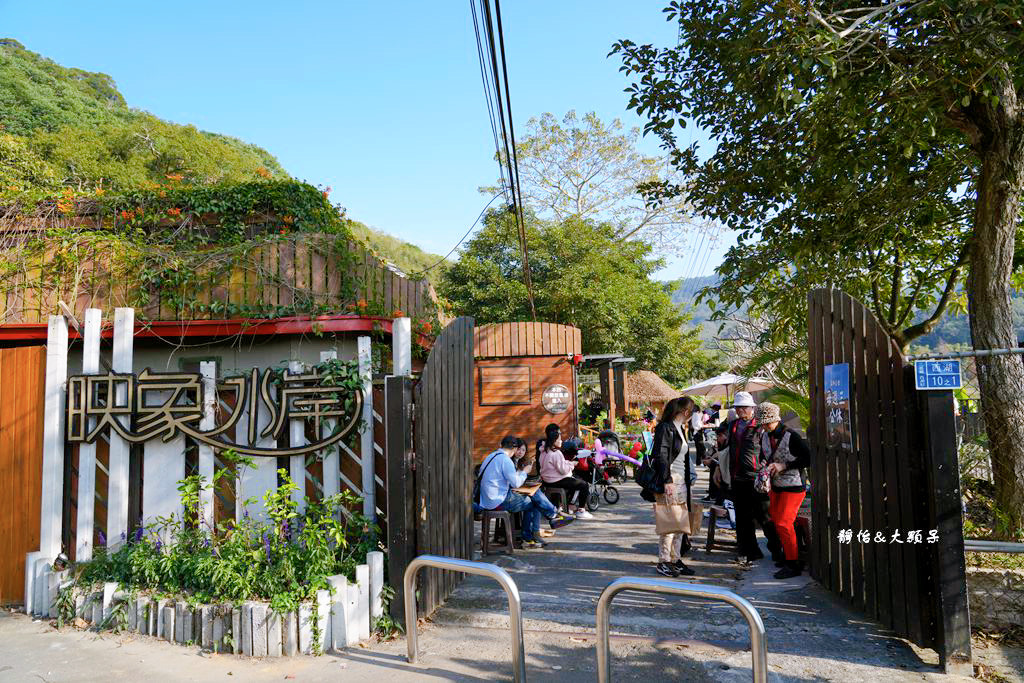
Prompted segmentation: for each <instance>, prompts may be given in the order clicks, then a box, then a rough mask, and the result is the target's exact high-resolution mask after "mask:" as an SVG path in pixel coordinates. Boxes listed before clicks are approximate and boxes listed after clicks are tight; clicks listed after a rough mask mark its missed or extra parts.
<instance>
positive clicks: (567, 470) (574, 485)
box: [537, 424, 593, 519]
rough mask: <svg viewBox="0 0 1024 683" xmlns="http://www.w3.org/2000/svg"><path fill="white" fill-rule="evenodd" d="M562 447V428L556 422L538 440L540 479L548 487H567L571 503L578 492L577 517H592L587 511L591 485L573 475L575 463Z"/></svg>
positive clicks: (568, 499)
mask: <svg viewBox="0 0 1024 683" xmlns="http://www.w3.org/2000/svg"><path fill="white" fill-rule="evenodd" d="M561 448H562V434H561V430H560V429H559V428H558V425H556V424H550V425H548V427H547V429H545V430H544V439H543V440H541V441H538V442H537V454H538V458H537V459H538V461H539V462H540V479H541V481H542V482H544V486H546V487H548V488H556V489H565V492H566V493H565V497H566V501H567V502H568V503H569V504H571V503H572V501H573V497H574V496H573V494H576V496H575V497H576V517H577V518H578V519H591V518H593V515H592V514H590V513H589V512H587V498H588V497H589V495H590V485H589V484H587V482H585V481H583V480H582V479H578V478H577V477H574V476H572V470H573V468H574V467H575V463H574V462H572V461H570V460H566V459H565V456H563V455H562V451H561Z"/></svg>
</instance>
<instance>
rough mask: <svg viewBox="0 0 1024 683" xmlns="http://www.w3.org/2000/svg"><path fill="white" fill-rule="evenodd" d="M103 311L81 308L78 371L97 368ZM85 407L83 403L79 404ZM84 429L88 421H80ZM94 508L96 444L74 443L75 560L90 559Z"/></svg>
mask: <svg viewBox="0 0 1024 683" xmlns="http://www.w3.org/2000/svg"><path fill="white" fill-rule="evenodd" d="M102 320H103V312H102V311H101V310H100V309H98V308H87V309H86V310H85V339H84V343H83V346H82V374H83V375H96V374H98V373H99V371H100V324H101V323H102ZM83 407H86V406H83ZM82 426H83V428H84V429H85V431H86V432H88V431H89V430H90V428H91V427H92V424H91V421H90V423H87V424H85V425H82ZM95 511H96V444H95V443H83V444H79V446H78V515H77V524H76V525H75V561H76V562H88V561H89V560H91V559H92V539H93V535H94V534H95V529H94V517H95Z"/></svg>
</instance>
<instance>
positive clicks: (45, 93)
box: [0, 39, 288, 200]
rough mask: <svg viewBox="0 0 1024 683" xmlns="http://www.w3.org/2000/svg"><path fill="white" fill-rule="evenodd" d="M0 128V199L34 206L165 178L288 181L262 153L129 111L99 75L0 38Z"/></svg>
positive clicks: (108, 80)
mask: <svg viewBox="0 0 1024 683" xmlns="http://www.w3.org/2000/svg"><path fill="white" fill-rule="evenodd" d="M0 126H2V127H3V128H2V130H3V134H4V139H3V142H0V169H2V170H0V173H2V174H3V175H2V176H0V180H2V181H3V182H2V183H0V199H7V200H12V199H38V198H41V197H44V196H47V195H48V194H49V193H51V192H52V191H53V190H54V186H55V184H56V185H66V186H71V187H74V188H75V189H76V190H79V191H83V190H89V189H93V188H96V187H101V188H103V189H104V190H110V189H113V190H115V191H116V190H125V189H129V188H136V187H142V186H145V185H146V184H147V183H153V182H163V181H164V179H165V178H166V177H167V176H168V175H176V176H177V175H180V176H182V177H183V178H184V179H185V181H186V182H194V183H219V182H239V181H248V180H252V179H253V178H254V177H255V175H254V174H256V173H259V174H261V175H263V176H264V177H277V178H287V177H288V175H287V174H286V173H285V172H284V170H283V169H282V168H281V166H280V164H278V162H277V160H276V159H274V157H273V156H272V155H271V154H270V153H268V152H267V151H266V150H263V149H260V148H259V147H256V146H254V145H250V144H247V143H244V142H242V141H241V140H237V139H235V138H231V137H227V136H224V135H218V134H214V133H207V132H204V131H200V130H198V129H197V128H195V127H194V126H182V125H178V124H174V123H168V122H166V121H163V120H161V119H158V118H157V117H155V116H153V115H152V114H148V113H146V112H143V111H139V110H136V109H131V108H129V107H128V106H127V105H126V104H125V101H124V98H123V97H122V96H121V94H120V93H119V92H118V91H117V88H116V86H115V84H114V81H113V80H112V79H111V78H110V77H109V76H107V75H106V74H99V73H90V72H87V71H82V70H80V69H72V68H68V67H64V66H61V65H59V64H57V63H55V62H53V61H51V60H49V59H46V58H45V57H42V56H40V55H38V54H35V53H34V52H30V51H29V50H26V49H25V48H24V47H22V46H21V44H20V43H18V42H17V41H14V40H11V39H3V40H0ZM12 168H13V169H19V170H16V171H10V170H9V169H12ZM9 177H10V182H8V179H9ZM12 188H13V189H12Z"/></svg>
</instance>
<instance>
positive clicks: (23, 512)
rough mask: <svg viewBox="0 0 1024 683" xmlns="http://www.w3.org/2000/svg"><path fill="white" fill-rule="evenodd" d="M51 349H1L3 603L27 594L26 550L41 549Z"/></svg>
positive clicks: (0, 589) (0, 567) (0, 598)
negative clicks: (45, 385)
mask: <svg viewBox="0 0 1024 683" xmlns="http://www.w3.org/2000/svg"><path fill="white" fill-rule="evenodd" d="M45 369H46V348H45V347H43V346H25V347H20V348H14V349H0V604H10V603H20V602H22V601H23V599H24V597H25V555H26V553H29V552H32V551H35V550H39V504H40V502H39V501H40V491H41V490H42V478H43V379H44V373H45Z"/></svg>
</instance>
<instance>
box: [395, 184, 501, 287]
mask: <svg viewBox="0 0 1024 683" xmlns="http://www.w3.org/2000/svg"><path fill="white" fill-rule="evenodd" d="M501 194H502V193H501V192H499V193H498V194H496V195H494V196H493V197H491V201H489V202H487V204H486V205H485V206H484V208H483V209H481V211H480V214H479V215H478V216H477V217H476V220H475V221H473V225H471V226H469V230H467V231H466V234H465V235H463V236H462V239H460V240H459V241H458V242H456V243H455V246H454V247H452V248H451V251H449V252H448V253H447V254H445V255H444V256H442V257H441V259H440V260H439V261H438V262H437V263H435V264H434V265H432V266H429V267H427V268H424V269H423V270H421V271H419V272H418V273H412V274H410V275H409V277H411V278H412V277H418V276H420V275H423V274H425V273H428V272H430V271H431V270H433V269H434V268H437V267H438V266H439V265H441V264H442V263H444V262H445V261H447V260H448V257H449V256H451V255H452V254H454V253H455V250H456V249H458V248H459V246H461V245H462V243H463V242H465V241H466V238H467V237H469V233H471V232H473V228H475V227H476V224H477V223H479V222H480V219H481V218H483V217H484V213H485V212H486V211H487V209H489V208H490V207H491V204H493V203H494V200H495V199H497V198H498V197H500V196H501Z"/></svg>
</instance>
